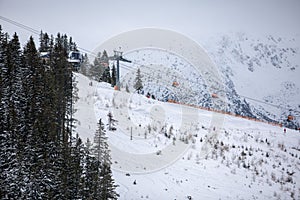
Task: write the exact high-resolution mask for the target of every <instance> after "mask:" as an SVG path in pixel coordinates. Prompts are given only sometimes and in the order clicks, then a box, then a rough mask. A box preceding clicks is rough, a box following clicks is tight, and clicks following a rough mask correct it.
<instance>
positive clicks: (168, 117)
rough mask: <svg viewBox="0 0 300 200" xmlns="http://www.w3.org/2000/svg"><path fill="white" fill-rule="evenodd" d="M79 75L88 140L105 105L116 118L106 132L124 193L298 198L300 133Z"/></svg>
mask: <svg viewBox="0 0 300 200" xmlns="http://www.w3.org/2000/svg"><path fill="white" fill-rule="evenodd" d="M76 80H77V81H78V83H77V86H78V89H79V93H78V94H79V100H78V101H77V103H76V106H75V107H76V109H77V112H76V116H75V118H76V119H78V123H77V132H78V133H79V135H80V136H81V137H82V138H83V141H86V139H87V138H89V139H91V140H92V138H93V134H94V132H95V130H96V122H97V120H98V119H99V118H102V119H103V120H104V122H105V124H107V123H108V121H107V120H108V119H107V114H108V112H112V114H113V117H114V118H115V119H116V120H117V121H118V122H116V123H115V127H116V130H115V131H107V136H108V138H109V146H110V149H111V156H112V161H113V164H112V168H113V174H114V178H115V180H116V183H117V184H118V185H119V187H118V189H117V191H118V192H119V194H120V199H188V197H189V196H190V197H192V199H299V198H300V190H299V188H300V185H299V184H300V183H299V180H300V174H299V173H300V168H299V166H300V153H299V151H300V139H299V132H297V131H294V130H290V129H288V130H287V133H283V128H281V127H277V126H270V125H267V124H265V123H261V122H254V121H248V120H245V119H241V118H235V117H232V116H227V115H225V116H224V115H220V114H216V113H212V112H209V111H205V110H200V109H195V108H191V107H186V106H182V105H177V104H172V103H165V102H162V101H158V100H152V99H148V98H146V97H145V96H143V95H137V94H130V93H126V92H124V91H121V92H119V91H115V90H113V89H112V88H111V87H110V85H108V84H106V83H97V82H93V81H91V80H89V79H88V78H86V77H84V76H83V75H81V74H76ZM171 127H172V128H171ZM131 128H132V134H131ZM131 135H132V139H131Z"/></svg>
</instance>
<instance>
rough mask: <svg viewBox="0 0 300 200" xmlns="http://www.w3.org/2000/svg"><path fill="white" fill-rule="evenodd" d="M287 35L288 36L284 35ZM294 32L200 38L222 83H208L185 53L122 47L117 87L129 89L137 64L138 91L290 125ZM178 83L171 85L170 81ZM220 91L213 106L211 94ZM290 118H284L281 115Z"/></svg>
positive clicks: (295, 81) (295, 82)
mask: <svg viewBox="0 0 300 200" xmlns="http://www.w3.org/2000/svg"><path fill="white" fill-rule="evenodd" d="M290 38H292V39H290ZM296 41H298V37H296V36H295V37H294V38H293V37H279V36H278V37H276V36H270V35H268V36H259V37H258V36H252V35H250V34H246V33H235V34H228V35H221V36H215V37H211V38H208V39H203V41H202V44H203V46H204V49H205V50H206V51H207V53H208V55H209V56H210V57H211V60H212V61H213V62H214V63H215V65H216V66H217V69H218V71H219V72H218V73H219V76H220V78H221V79H220V80H219V81H220V82H221V84H222V87H221V89H220V88H217V89H216V88H212V87H211V86H209V84H208V83H207V81H208V80H205V75H204V74H201V71H199V70H198V69H197V66H196V67H195V66H193V65H191V64H190V63H189V61H188V60H185V58H182V57H180V55H176V54H174V53H172V52H168V51H164V50H162V49H155V48H144V49H137V50H135V51H131V52H126V55H125V56H126V58H128V59H129V60H132V61H133V62H132V64H121V66H122V71H121V75H122V79H123V86H124V87H125V85H128V86H129V88H130V90H131V91H134V89H133V84H134V78H135V73H136V69H137V68H141V72H142V75H143V81H144V83H145V85H144V91H145V92H146V93H147V92H150V93H151V94H154V95H155V96H156V97H157V98H159V99H161V100H163V101H166V100H168V99H172V100H175V101H179V102H184V103H187V104H193V105H199V106H202V107H210V108H215V109H218V110H224V111H227V112H232V113H235V114H239V115H244V116H248V117H254V118H258V119H263V120H266V121H270V122H273V121H276V122H278V123H282V124H284V125H285V126H288V127H290V128H297V127H298V126H299V117H300V116H299V115H300V113H299V106H300V105H299V99H300V96H299V94H300V93H299V90H300V82H299V78H298V76H299V73H300V72H299V70H300V69H299V62H300V54H299V47H298V46H297V45H296V44H297V42H296ZM173 82H177V83H178V86H177V87H173V86H172V83H173ZM212 93H216V94H218V95H223V96H224V99H223V106H222V107H216V105H215V104H214V103H213V102H212V101H213V100H212V98H211V94H212ZM288 115H292V116H294V117H295V120H294V121H292V122H287V116H288Z"/></svg>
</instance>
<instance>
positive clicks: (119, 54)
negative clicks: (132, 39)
mask: <svg viewBox="0 0 300 200" xmlns="http://www.w3.org/2000/svg"><path fill="white" fill-rule="evenodd" d="M108 59H109V60H116V61H117V74H116V86H117V90H120V66H119V62H120V61H122V62H128V63H131V61H130V60H127V59H125V58H123V52H121V51H116V50H114V56H110V57H109V58H108Z"/></svg>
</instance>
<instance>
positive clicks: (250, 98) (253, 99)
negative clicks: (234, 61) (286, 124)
mask: <svg viewBox="0 0 300 200" xmlns="http://www.w3.org/2000/svg"><path fill="white" fill-rule="evenodd" d="M133 63H134V64H136V65H139V66H143V67H148V66H146V65H144V64H141V63H138V62H136V61H133ZM148 68H150V67H148ZM178 79H181V80H183V81H185V80H184V79H183V78H178ZM189 82H191V83H194V84H199V83H197V82H195V81H189ZM218 83H219V84H220V82H218ZM224 86H225V87H226V89H228V90H230V89H229V88H228V86H226V85H224ZM210 89H214V88H212V87H210ZM218 91H219V92H224V93H226V91H225V90H219V89H218ZM239 96H240V97H243V98H245V99H249V100H252V101H256V102H259V103H263V104H266V105H269V106H273V107H276V108H282V109H287V108H285V107H283V106H280V105H275V104H272V103H268V102H265V101H262V100H259V99H255V98H252V97H247V96H244V95H239ZM293 111H294V112H298V113H300V111H297V110H293Z"/></svg>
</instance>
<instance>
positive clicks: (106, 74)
mask: <svg viewBox="0 0 300 200" xmlns="http://www.w3.org/2000/svg"><path fill="white" fill-rule="evenodd" d="M100 80H101V81H103V82H107V83H111V76H110V68H109V66H108V67H106V68H105V69H104V72H103V74H102V76H101V78H100Z"/></svg>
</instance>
